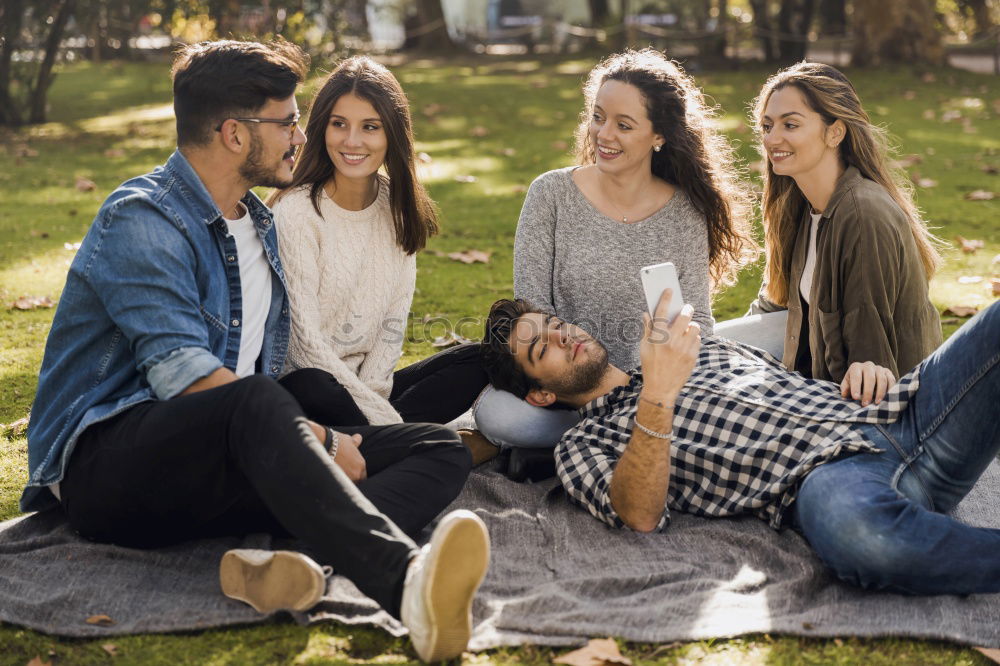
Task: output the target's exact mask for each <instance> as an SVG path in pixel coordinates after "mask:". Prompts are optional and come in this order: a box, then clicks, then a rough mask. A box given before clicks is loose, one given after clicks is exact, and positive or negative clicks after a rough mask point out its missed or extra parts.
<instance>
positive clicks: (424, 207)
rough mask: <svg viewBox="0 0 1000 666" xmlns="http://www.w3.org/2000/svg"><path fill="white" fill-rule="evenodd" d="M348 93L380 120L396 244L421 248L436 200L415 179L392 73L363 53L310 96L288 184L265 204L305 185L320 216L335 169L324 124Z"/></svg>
mask: <svg viewBox="0 0 1000 666" xmlns="http://www.w3.org/2000/svg"><path fill="white" fill-rule="evenodd" d="M348 93H351V94H354V95H357V96H358V97H360V98H361V99H363V100H365V101H367V102H368V103H369V104H371V105H372V106H373V107H374V108H375V111H376V112H377V113H378V115H379V118H380V119H381V120H382V126H383V128H384V129H385V133H386V140H387V142H388V150H386V153H385V168H386V171H387V172H388V174H389V206H390V208H391V209H392V221H393V227H394V230H395V233H396V243H397V244H398V245H399V247H401V248H402V249H403V251H405V252H406V253H407V254H414V253H415V252H419V251H420V250H422V249H423V248H424V246H425V245H426V244H427V239H428V238H429V237H430V236H432V235H434V234H436V233H437V231H438V224H437V213H436V211H435V209H434V202H433V201H432V200H431V198H430V195H428V194H427V191H426V190H425V189H424V187H423V185H421V184H420V182H419V181H418V180H417V174H416V168H415V166H414V163H415V160H414V155H413V123H412V121H411V120H410V105H409V102H408V101H407V99H406V94H405V93H404V92H403V88H402V87H401V86H400V85H399V81H397V80H396V77H395V76H393V75H392V73H391V72H390V71H389V70H388V69H386V68H385V67H383V66H382V65H380V64H378V63H377V62H375V61H374V60H372V59H371V58H368V57H366V56H354V57H352V58H348V59H347V60H344V61H343V62H341V63H340V64H339V65H337V67H336V69H334V70H333V71H332V72H331V73H330V75H329V76H328V77H327V78H326V81H324V82H323V86H322V87H321V88H320V90H319V92H318V93H316V97H315V98H313V102H312V108H311V109H310V112H309V122H308V123H307V124H306V139H307V141H306V144H305V146H303V147H302V152H301V153H300V155H299V159H298V161H296V163H295V169H294V170H293V171H292V184H291V185H289V186H288V187H286V188H285V189H283V190H281V191H280V192H275V193H273V194H272V195H271V196H270V197H269V198H268V202H267V203H268V204H269V205H271V204H274V203H275V202H277V201H278V200H279V199H281V197H283V196H284V195H285V194H286V193H288V192H289V191H291V190H293V189H295V188H297V187H300V186H308V187H309V198H310V199H311V200H312V204H313V208H315V209H316V213H317V214H320V215H322V213H320V210H319V197H320V193H321V192H322V190H323V186H324V185H325V184H326V183H327V181H329V180H330V179H331V178H333V177H334V171H335V168H334V166H333V162H332V161H331V160H330V155H329V153H327V150H326V127H327V124H328V123H329V121H330V112H331V111H332V110H333V107H334V106H335V105H336V103H337V100H338V99H340V98H341V96H343V95H346V94H348Z"/></svg>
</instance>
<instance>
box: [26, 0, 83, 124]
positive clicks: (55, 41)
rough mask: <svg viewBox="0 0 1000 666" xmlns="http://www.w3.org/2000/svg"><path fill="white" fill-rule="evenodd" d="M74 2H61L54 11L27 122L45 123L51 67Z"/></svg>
mask: <svg viewBox="0 0 1000 666" xmlns="http://www.w3.org/2000/svg"><path fill="white" fill-rule="evenodd" d="M75 5H76V0H61V2H60V4H59V5H58V9H57V10H56V16H55V19H54V20H53V21H52V27H51V28H50V29H49V36H48V38H46V40H45V55H44V56H43V57H42V64H41V65H40V66H39V68H38V77H37V78H36V79H35V85H34V88H32V91H31V102H30V106H31V111H30V115H29V121H30V122H33V123H44V122H45V106H46V101H47V100H48V96H49V86H51V85H52V80H53V78H54V77H53V75H52V67H53V66H54V65H55V64H56V56H57V55H59V45H60V44H61V43H62V38H63V33H64V32H65V31H66V23H67V22H68V21H69V17H70V14H72V13H73V8H74V6H75Z"/></svg>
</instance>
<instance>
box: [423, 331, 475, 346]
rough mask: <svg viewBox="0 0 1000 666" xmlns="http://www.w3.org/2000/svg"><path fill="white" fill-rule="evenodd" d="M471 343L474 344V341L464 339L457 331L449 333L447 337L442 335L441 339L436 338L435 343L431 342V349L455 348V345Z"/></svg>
mask: <svg viewBox="0 0 1000 666" xmlns="http://www.w3.org/2000/svg"><path fill="white" fill-rule="evenodd" d="M469 342H472V340H469V339H468V338H463V337H462V336H461V335H459V334H458V333H456V332H455V331H448V332H447V333H446V334H445V335H442V336H441V337H439V338H434V341H433V342H431V347H437V348H439V349H442V348H444V347H454V346H455V345H464V344H467V343H469Z"/></svg>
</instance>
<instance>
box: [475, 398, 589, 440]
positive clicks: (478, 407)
mask: <svg viewBox="0 0 1000 666" xmlns="http://www.w3.org/2000/svg"><path fill="white" fill-rule="evenodd" d="M472 414H473V416H474V417H475V419H476V428H478V429H479V431H480V432H481V433H483V435H484V436H485V437H486V439H488V440H490V441H491V442H493V443H494V444H496V445H497V446H502V447H504V448H506V447H512V446H513V447H519V448H527V449H551V448H553V447H554V446H555V445H556V444H558V443H559V440H560V439H561V438H562V436H563V433H565V432H566V431H567V430H569V429H570V428H572V427H573V426H575V425H576V424H577V423H578V422H579V421H580V412H579V411H577V410H575V409H546V408H545V407H535V406H534V405H530V404H528V403H527V402H525V401H524V400H522V399H521V398H518V397H517V396H516V395H514V394H512V393H508V392H507V391H498V390H497V389H495V388H493V387H492V386H487V387H486V389H485V390H484V391H483V392H482V393H481V394H480V395H479V398H478V399H477V400H476V404H475V405H473V406H472Z"/></svg>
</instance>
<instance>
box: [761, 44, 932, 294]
mask: <svg viewBox="0 0 1000 666" xmlns="http://www.w3.org/2000/svg"><path fill="white" fill-rule="evenodd" d="M787 86H794V87H795V88H797V89H798V90H799V92H801V93H802V96H803V97H804V98H805V101H806V104H808V105H809V108H810V109H812V110H813V111H815V112H816V113H818V114H819V115H820V116H821V117H822V118H823V122H825V123H826V124H827V125H828V126H829V125H832V124H833V123H834V122H836V121H837V120H839V121H841V122H842V123H843V124H844V128H845V130H846V134H845V135H844V139H843V140H842V141H841V142H840V147H839V149H840V158H841V160H842V161H843V163H844V165H846V166H853V167H856V168H857V169H858V171H860V172H861V175H862V176H864V177H865V178H868V179H870V180H873V181H875V182H876V183H878V184H879V185H881V186H882V187H884V188H885V189H886V191H887V192H888V193H889V196H891V197H892V199H893V201H895V202H896V204H897V205H898V206H899V207H900V208H901V209H902V210H903V213H904V214H905V215H906V218H907V220H908V221H909V225H910V231H911V232H912V233H913V239H914V240H915V241H916V243H917V249H918V250H919V252H920V259H921V261H922V262H923V265H924V272H925V273H926V275H927V279H928V280H929V279H930V278H931V276H933V275H934V272H935V271H936V270H937V268H938V266H939V265H940V263H941V256H940V255H939V254H938V251H937V249H936V247H935V244H936V242H937V239H936V238H935V237H934V235H933V234H931V232H930V231H929V230H928V228H927V224H926V222H924V220H923V219H922V218H921V216H920V211H919V210H917V207H916V205H915V204H914V203H913V186H912V185H911V184H910V181H909V180H908V179H907V178H906V175H905V174H904V173H903V171H902V169H893V168H891V167H890V166H889V163H888V159H887V156H888V154H889V152H890V147H889V142H888V139H887V138H886V133H885V130H883V129H882V128H881V127H876V126H875V125H873V124H872V122H871V120H870V119H869V118H868V114H867V113H865V110H864V109H863V108H862V107H861V100H860V99H859V98H858V94H857V92H856V91H855V90H854V86H852V85H851V82H850V81H848V80H847V77H846V76H844V75H843V73H841V72H840V71H839V70H837V69H836V68H834V67H831V66H829V65H822V64H820V63H814V62H800V63H798V64H796V65H793V66H791V67H789V68H787V69H783V70H781V71H780V72H778V73H777V74H775V75H774V76H772V77H771V78H769V79H768V80H767V82H766V83H765V84H764V87H763V88H762V89H761V91H760V95H759V96H758V97H757V99H756V100H755V101H754V107H753V115H754V122H755V124H756V126H757V127H758V128H759V127H760V126H761V122H762V121H763V117H764V109H765V108H766V107H767V102H768V100H769V99H770V97H771V95H772V94H774V93H775V92H776V91H778V90H781V89H782V88H785V87H787ZM761 152H762V153H763V154H764V161H765V163H766V164H767V169H766V170H765V171H764V196H763V204H762V207H763V212H764V234H765V247H766V250H767V265H766V267H765V279H766V281H767V297H768V300H771V301H773V302H775V303H777V304H778V305H785V304H786V303H787V302H788V293H789V285H788V274H789V273H790V272H791V262H792V249H793V245H794V243H795V235H796V231H797V228H798V225H799V223H800V222H801V220H802V216H803V215H804V214H805V210H806V207H807V206H808V205H809V203H808V201H806V198H805V196H804V195H803V194H802V192H801V191H800V190H799V188H798V186H797V185H796V184H795V181H794V180H793V179H792V178H791V176H779V175H778V174H776V173H774V167H773V165H772V164H771V159H770V158H769V157H768V156H767V151H765V150H763V149H762V150H761Z"/></svg>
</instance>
